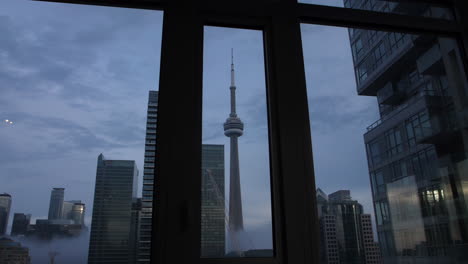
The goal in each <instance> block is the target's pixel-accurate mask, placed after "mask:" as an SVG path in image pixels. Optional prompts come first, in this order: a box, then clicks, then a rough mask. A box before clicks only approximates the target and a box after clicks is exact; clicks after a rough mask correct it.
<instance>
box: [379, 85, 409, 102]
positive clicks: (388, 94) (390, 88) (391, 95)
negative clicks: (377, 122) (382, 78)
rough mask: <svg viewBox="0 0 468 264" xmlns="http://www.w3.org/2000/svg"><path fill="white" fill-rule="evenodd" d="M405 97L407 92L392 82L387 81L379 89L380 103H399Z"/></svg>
mask: <svg viewBox="0 0 468 264" xmlns="http://www.w3.org/2000/svg"><path fill="white" fill-rule="evenodd" d="M404 97H405V93H404V92H403V91H401V90H400V89H398V87H397V86H396V85H395V84H393V83H392V82H389V83H387V84H386V85H385V86H384V87H383V88H382V89H379V90H378V91H377V100H378V102H379V104H386V105H398V104H399V103H400V102H401V101H402V100H403V99H404Z"/></svg>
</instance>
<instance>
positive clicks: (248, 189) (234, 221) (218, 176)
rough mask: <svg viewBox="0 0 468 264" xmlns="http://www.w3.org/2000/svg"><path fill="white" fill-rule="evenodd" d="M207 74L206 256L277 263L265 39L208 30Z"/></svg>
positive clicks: (203, 251)
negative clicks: (272, 212)
mask: <svg viewBox="0 0 468 264" xmlns="http://www.w3.org/2000/svg"><path fill="white" fill-rule="evenodd" d="M232 49H233V53H232ZM203 73H204V75H203V83H204V87H203V141H202V142H203V145H202V187H201V190H202V205H201V206H202V208H201V212H202V213H201V222H202V225H201V256H202V257H270V256H273V240H272V218H271V198H270V197H271V194H270V163H269V147H268V120H267V112H266V110H267V105H266V86H265V77H264V76H265V69H264V58H263V40H262V32H260V31H253V30H240V29H231V28H219V27H205V42H204V71H203Z"/></svg>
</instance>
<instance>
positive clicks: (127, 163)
mask: <svg viewBox="0 0 468 264" xmlns="http://www.w3.org/2000/svg"><path fill="white" fill-rule="evenodd" d="M137 180H138V169H137V167H136V164H135V161H133V160H106V159H105V158H104V156H103V155H102V154H100V155H99V157H98V162H97V172H96V186H95V192H94V206H93V217H92V223H91V236H90V242H89V253H88V263H90V264H91V263H133V261H134V259H135V254H136V252H135V250H134V243H136V239H135V232H134V231H135V228H134V226H133V225H134V224H135V222H134V214H132V208H134V205H133V203H134V201H135V199H136V194H137Z"/></svg>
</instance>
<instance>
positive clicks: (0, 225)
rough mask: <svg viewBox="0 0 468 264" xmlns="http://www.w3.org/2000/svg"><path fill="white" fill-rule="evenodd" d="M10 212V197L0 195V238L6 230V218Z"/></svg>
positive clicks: (4, 194)
mask: <svg viewBox="0 0 468 264" xmlns="http://www.w3.org/2000/svg"><path fill="white" fill-rule="evenodd" d="M10 210H11V195H9V194H8V193H3V194H0V236H2V235H5V234H6V232H7V228H8V218H9V217H10Z"/></svg>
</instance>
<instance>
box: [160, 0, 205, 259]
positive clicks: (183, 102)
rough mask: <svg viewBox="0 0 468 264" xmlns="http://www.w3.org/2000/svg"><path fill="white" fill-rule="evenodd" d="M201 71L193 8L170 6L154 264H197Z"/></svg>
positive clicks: (165, 38)
mask: <svg viewBox="0 0 468 264" xmlns="http://www.w3.org/2000/svg"><path fill="white" fill-rule="evenodd" d="M181 2H183V1H181ZM202 70H203V24H202V23H201V20H200V19H199V17H197V16H195V14H194V12H193V7H192V6H191V3H182V4H181V3H180V2H178V3H173V4H171V5H170V6H168V7H167V8H166V9H165V12H164V22H163V38H162V47H161V72H160V85H159V106H158V107H159V109H158V131H157V137H156V138H157V139H156V140H157V143H156V150H157V155H156V164H158V166H157V167H156V175H157V181H156V186H155V190H154V197H155V202H154V205H153V207H154V210H153V220H154V228H153V234H152V263H160V264H163V263H198V261H199V257H200V228H199V227H200V203H201V193H200V186H201V178H200V177H196V176H197V175H199V174H200V165H201V122H202V112H201V111H202Z"/></svg>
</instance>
